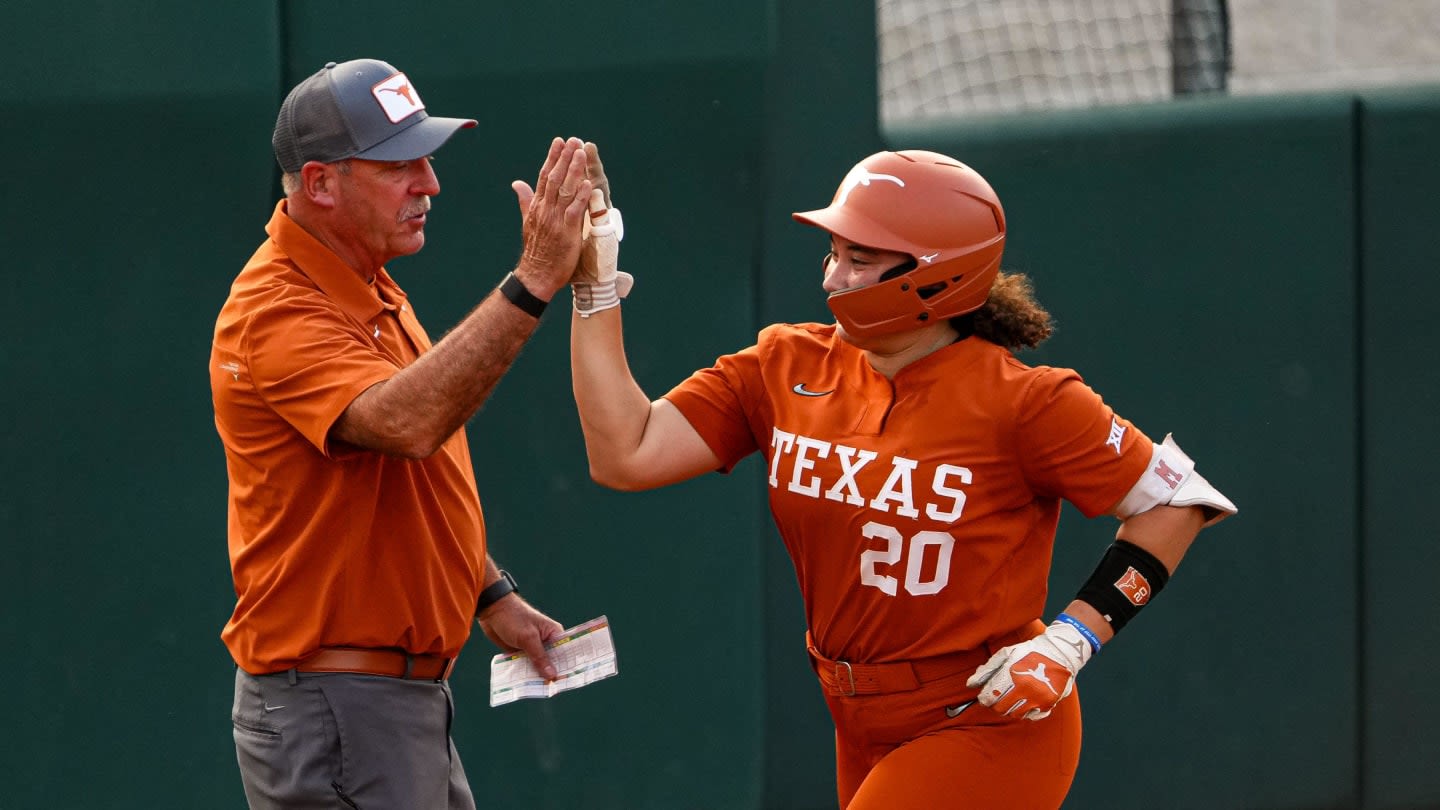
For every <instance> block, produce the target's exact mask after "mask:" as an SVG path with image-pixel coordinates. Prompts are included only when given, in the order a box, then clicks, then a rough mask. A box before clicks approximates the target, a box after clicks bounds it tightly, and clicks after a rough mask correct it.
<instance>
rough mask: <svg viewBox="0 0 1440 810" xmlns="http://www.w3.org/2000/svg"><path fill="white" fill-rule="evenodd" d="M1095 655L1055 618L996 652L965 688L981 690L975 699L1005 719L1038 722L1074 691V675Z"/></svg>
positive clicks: (1074, 630)
mask: <svg viewBox="0 0 1440 810" xmlns="http://www.w3.org/2000/svg"><path fill="white" fill-rule="evenodd" d="M1093 654H1094V648H1093V647H1091V646H1090V642H1089V641H1087V640H1086V639H1085V636H1083V635H1081V633H1080V631H1079V630H1078V629H1077V628H1076V627H1075V626H1074V625H1071V624H1067V623H1066V622H1063V621H1059V620H1056V621H1055V622H1053V623H1052V624H1051V625H1050V626H1049V627H1047V628H1045V632H1044V633H1041V634H1040V635H1038V636H1036V637H1035V638H1032V639H1030V640H1029V641H1022V642H1021V643H1019V644H1011V645H1010V646H1009V647H1005V648H1003V649H1000V650H997V651H996V652H995V654H994V655H992V656H990V660H989V661H986V662H985V663H984V664H981V665H980V666H978V667H976V668H975V674H974V675H971V676H970V680H968V681H966V682H965V685H966V686H970V687H975V686H978V687H980V694H979V695H978V696H977V697H976V699H977V700H979V701H980V703H981V704H983V705H985V706H989V707H990V708H992V709H994V710H995V711H997V712H999V713H1001V714H1003V715H1006V716H1010V715H1018V716H1020V717H1024V718H1025V719H1026V720H1040V719H1042V718H1045V717H1049V716H1050V712H1051V711H1053V710H1054V709H1055V706H1056V704H1058V703H1059V702H1060V701H1062V700H1064V699H1065V698H1066V697H1068V696H1069V695H1070V693H1071V692H1073V691H1075V676H1076V675H1077V674H1078V673H1079V672H1080V668H1081V667H1083V666H1085V662H1087V661H1089V660H1090V656H1091V655H1093Z"/></svg>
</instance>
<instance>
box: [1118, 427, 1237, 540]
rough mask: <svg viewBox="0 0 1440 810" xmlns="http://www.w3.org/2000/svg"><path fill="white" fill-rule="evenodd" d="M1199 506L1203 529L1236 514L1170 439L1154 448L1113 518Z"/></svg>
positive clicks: (1166, 437)
mask: <svg viewBox="0 0 1440 810" xmlns="http://www.w3.org/2000/svg"><path fill="white" fill-rule="evenodd" d="M1162 505H1170V506H1199V507H1200V508H1202V509H1203V510H1205V525H1206V526H1213V525H1215V524H1216V523H1219V522H1220V521H1221V520H1224V519H1225V518H1227V517H1229V516H1230V515H1233V514H1235V513H1236V511H1238V510H1237V509H1236V508H1235V504H1234V503H1232V502H1231V501H1230V499H1229V498H1227V497H1225V496H1224V495H1223V494H1221V492H1220V490H1218V489H1216V488H1215V487H1213V486H1211V485H1210V482H1209V481H1206V480H1205V476H1203V475H1201V474H1200V473H1198V472H1196V471H1195V462H1194V461H1191V460H1190V457H1189V456H1187V455H1185V451H1184V450H1181V449H1180V446H1179V445H1178V444H1176V443H1175V439H1174V438H1173V437H1172V436H1171V435H1170V434H1168V433H1167V434H1166V435H1165V441H1163V442H1161V443H1160V444H1157V445H1155V450H1154V452H1152V453H1151V455H1150V464H1149V465H1148V466H1146V468H1145V472H1144V473H1143V474H1141V476H1140V480H1138V481H1136V482H1135V486H1133V487H1131V488H1130V492H1129V493H1128V494H1126V495H1125V497H1124V498H1123V499H1121V501H1120V505H1119V506H1117V507H1115V516H1116V517H1118V518H1120V519H1121V520H1124V519H1125V518H1128V517H1130V516H1132V515H1138V514H1140V513H1141V512H1148V511H1149V510H1151V509H1154V508H1155V507H1157V506H1162Z"/></svg>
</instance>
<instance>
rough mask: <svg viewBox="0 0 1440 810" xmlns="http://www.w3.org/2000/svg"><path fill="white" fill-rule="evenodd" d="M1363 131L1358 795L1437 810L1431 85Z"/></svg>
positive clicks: (1439, 241) (1438, 382)
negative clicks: (1361, 774) (1432, 678)
mask: <svg viewBox="0 0 1440 810" xmlns="http://www.w3.org/2000/svg"><path fill="white" fill-rule="evenodd" d="M1360 121H1361V124H1362V131H1363V136H1362V143H1361V165H1362V166H1363V167H1364V178H1365V181H1364V184H1363V186H1362V187H1361V194H1362V196H1361V203H1362V211H1363V212H1364V217H1363V219H1362V220H1361V233H1362V234H1363V244H1364V252H1363V254H1362V259H1363V266H1364V273H1363V275H1362V279H1361V280H1362V283H1361V284H1360V285H1359V288H1358V291H1359V298H1360V313H1361V315H1360V317H1361V324H1362V327H1363V328H1362V330H1361V342H1360V347H1361V356H1362V358H1363V363H1362V367H1361V368H1362V377H1361V379H1362V382H1363V384H1364V389H1363V390H1364V396H1363V398H1362V400H1361V417H1362V421H1361V426H1362V427H1361V429H1362V431H1363V441H1362V443H1361V448H1362V449H1361V459H1360V462H1361V468H1362V470H1363V471H1364V480H1365V487H1364V489H1363V494H1362V498H1363V504H1364V511H1363V521H1362V526H1363V527H1364V539H1363V545H1362V546H1361V555H1362V558H1363V561H1364V566H1363V572H1364V579H1363V582H1364V588H1365V600H1364V602H1363V603H1362V604H1363V607H1362V613H1361V618H1362V627H1363V630H1364V632H1363V635H1362V640H1363V644H1362V648H1361V651H1362V653H1363V658H1362V660H1363V662H1364V663H1363V666H1362V670H1361V677H1362V682H1363V684H1364V686H1365V689H1364V690H1363V692H1362V693H1361V694H1362V697H1361V707H1362V708H1363V710H1364V717H1365V726H1364V731H1365V735H1364V743H1365V745H1364V754H1365V759H1364V764H1365V781H1364V786H1365V791H1364V794H1365V800H1366V806H1367V807H1371V808H1386V809H1387V810H1388V809H1389V808H1410V807H1436V806H1440V774H1437V772H1436V768H1435V763H1437V762H1440V742H1437V740H1436V737H1435V734H1434V729H1435V728H1436V726H1437V725H1440V701H1437V700H1436V698H1435V692H1434V690H1433V689H1432V688H1430V686H1429V684H1428V680H1429V679H1428V678H1426V677H1424V675H1423V673H1428V672H1433V671H1435V669H1436V667H1437V666H1440V652H1437V651H1440V599H1437V597H1436V588H1435V579H1436V572H1440V545H1437V544H1436V543H1435V525H1434V520H1433V516H1431V515H1430V514H1429V507H1430V506H1431V505H1432V499H1433V498H1434V496H1435V494H1436V493H1437V487H1436V485H1435V482H1434V477H1433V475H1432V474H1431V473H1430V469H1429V466H1430V465H1429V462H1430V459H1432V458H1434V457H1435V451H1436V450H1437V448H1440V423H1437V421H1436V414H1440V377H1437V375H1436V374H1435V372H1434V370H1433V367H1432V365H1431V358H1432V357H1433V356H1434V353H1435V351H1436V350H1437V349H1440V318H1437V317H1436V314H1435V302H1436V301H1437V300H1440V277H1437V276H1436V273H1435V270H1436V268H1437V267H1440V231H1437V230H1436V223H1437V222H1440V202H1437V201H1436V196H1435V190H1436V188H1440V160H1437V158H1436V154H1435V150H1436V133H1440V86H1431V87H1424V88H1415V89H1411V90H1406V91H1392V92H1384V93H1382V92H1373V93H1366V94H1365V95H1363V96H1362V97H1361V102H1360Z"/></svg>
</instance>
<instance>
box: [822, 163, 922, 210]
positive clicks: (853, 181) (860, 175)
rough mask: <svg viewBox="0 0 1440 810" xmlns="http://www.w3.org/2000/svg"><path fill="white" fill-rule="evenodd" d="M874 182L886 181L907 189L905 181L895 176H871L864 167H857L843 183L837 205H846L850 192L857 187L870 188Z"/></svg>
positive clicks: (836, 199)
mask: <svg viewBox="0 0 1440 810" xmlns="http://www.w3.org/2000/svg"><path fill="white" fill-rule="evenodd" d="M872 180H884V181H885V182H887V183H894V184H895V185H897V186H899V187H901V188H904V187H905V181H904V180H901V179H900V178H898V177H896V176H895V175H893V174H871V173H870V172H869V171H867V170H866V168H865V167H864V166H856V167H855V168H853V169H851V170H850V173H849V174H847V175H845V179H844V180H843V181H841V183H840V193H839V194H838V195H836V197H835V204H836V205H844V204H845V201H846V200H848V199H849V198H850V192H852V191H854V190H855V187H856V186H868V185H870V182H871V181H872Z"/></svg>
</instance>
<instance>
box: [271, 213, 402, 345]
mask: <svg viewBox="0 0 1440 810" xmlns="http://www.w3.org/2000/svg"><path fill="white" fill-rule="evenodd" d="M265 232H266V233H267V234H269V235H270V239H271V240H272V241H274V242H275V244H276V245H277V246H279V248H280V250H281V251H282V252H283V253H284V254H285V255H286V256H288V257H289V258H290V260H291V261H292V262H294V263H295V267H296V268H297V269H298V270H299V271H300V272H302V273H304V274H305V275H306V276H308V277H309V278H310V280H311V281H313V282H315V284H316V286H318V287H319V288H320V291H321V292H323V293H325V295H326V296H327V297H329V298H330V299H331V300H332V301H334V302H335V303H336V304H337V305H339V307H340V308H341V309H343V310H345V313H346V314H347V315H349V316H350V317H352V318H354V319H356V320H357V321H359V322H361V323H369V322H370V321H372V320H374V319H375V318H376V316H378V315H379V314H380V313H381V312H382V311H384V310H385V309H387V306H386V304H385V302H384V301H382V300H381V299H380V296H379V295H377V294H376V292H375V289H374V288H373V287H371V286H370V285H369V284H366V283H365V281H364V280H363V279H361V278H360V276H359V274H358V273H356V272H355V270H354V268H352V267H351V266H350V265H348V264H346V263H345V262H344V261H343V260H342V259H341V258H340V257H339V256H336V255H335V253H334V251H332V250H330V248H328V247H325V245H324V244H323V243H321V242H320V240H319V239H316V238H315V237H314V236H311V235H310V232H309V231H306V230H305V229H304V228H302V227H300V225H299V224H298V223H297V222H295V220H293V219H291V218H290V213H289V211H287V210H286V208H285V200H283V199H282V200H281V201H280V202H278V203H276V205H275V213H274V214H273V215H271V217H270V221H269V222H268V223H266V225H265ZM376 275H377V276H384V279H383V280H384V281H389V276H388V275H386V274H385V270H384V268H381V269H380V270H379V271H378V272H377V274H376ZM390 285H391V286H393V285H394V282H393V281H390ZM396 289H397V290H398V289H399V288H398V287H397V288H396Z"/></svg>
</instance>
